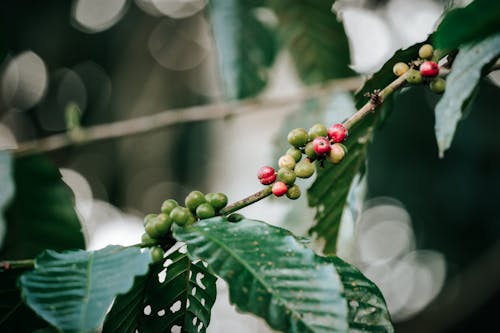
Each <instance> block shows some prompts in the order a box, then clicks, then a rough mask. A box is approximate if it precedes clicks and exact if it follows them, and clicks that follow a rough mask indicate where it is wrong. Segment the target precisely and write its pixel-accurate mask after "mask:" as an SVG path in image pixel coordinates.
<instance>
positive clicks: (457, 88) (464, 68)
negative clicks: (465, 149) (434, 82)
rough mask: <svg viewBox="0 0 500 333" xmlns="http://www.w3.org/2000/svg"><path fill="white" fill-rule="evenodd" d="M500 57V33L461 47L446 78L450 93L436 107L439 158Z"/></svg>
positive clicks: (449, 143)
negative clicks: (488, 70) (484, 74)
mask: <svg viewBox="0 0 500 333" xmlns="http://www.w3.org/2000/svg"><path fill="white" fill-rule="evenodd" d="M499 54H500V33H497V34H495V35H492V36H490V37H488V38H486V39H484V40H482V41H479V42H474V43H470V44H467V45H464V46H463V47H461V48H460V52H459V53H458V55H457V57H456V58H455V61H454V63H453V69H452V71H451V73H450V75H448V77H447V79H446V91H445V93H444V95H443V97H442V98H441V100H440V101H439V102H438V104H437V105H436V109H435V114H436V125H435V131H436V138H437V143H438V147H439V155H440V156H441V157H442V156H443V155H444V152H445V150H447V149H448V148H449V147H450V145H451V141H452V140H453V136H454V134H455V129H456V127H457V124H458V121H459V120H460V118H461V117H462V111H463V110H464V108H465V106H466V105H467V102H468V101H470V97H471V95H472V94H473V92H474V90H475V89H476V87H477V85H478V84H479V80H480V78H481V72H482V70H483V68H484V67H485V66H486V65H487V64H489V63H491V62H492V61H493V60H495V59H496V58H497V57H498V55H499Z"/></svg>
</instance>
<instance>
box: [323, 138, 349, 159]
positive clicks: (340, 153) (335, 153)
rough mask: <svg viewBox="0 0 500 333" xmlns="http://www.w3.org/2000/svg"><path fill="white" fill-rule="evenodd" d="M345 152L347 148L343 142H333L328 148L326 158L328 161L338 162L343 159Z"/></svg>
mask: <svg viewBox="0 0 500 333" xmlns="http://www.w3.org/2000/svg"><path fill="white" fill-rule="evenodd" d="M346 153H347V148H346V147H345V146H344V145H343V144H341V143H334V144H333V145H332V149H331V150H330V152H329V153H328V155H326V160H327V161H328V162H330V163H333V164H338V163H340V162H341V161H342V160H343V159H344V156H345V154H346Z"/></svg>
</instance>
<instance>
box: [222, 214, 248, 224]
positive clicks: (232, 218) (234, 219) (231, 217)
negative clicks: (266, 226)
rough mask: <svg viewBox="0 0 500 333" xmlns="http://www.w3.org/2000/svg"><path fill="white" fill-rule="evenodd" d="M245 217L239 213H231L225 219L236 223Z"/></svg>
mask: <svg viewBox="0 0 500 333" xmlns="http://www.w3.org/2000/svg"><path fill="white" fill-rule="evenodd" d="M244 218H245V217H244V216H243V215H241V214H239V213H232V214H231V215H229V216H228V217H227V218H226V219H227V221H228V222H232V223H237V222H240V221H241V220H243V219H244Z"/></svg>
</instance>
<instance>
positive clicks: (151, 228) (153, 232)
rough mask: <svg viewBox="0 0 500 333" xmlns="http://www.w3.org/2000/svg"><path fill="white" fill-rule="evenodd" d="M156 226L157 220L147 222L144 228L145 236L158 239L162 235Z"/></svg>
mask: <svg viewBox="0 0 500 333" xmlns="http://www.w3.org/2000/svg"><path fill="white" fill-rule="evenodd" d="M157 224H158V218H157V217H155V218H154V219H151V220H150V221H148V223H147V224H146V226H145V227H144V229H145V230H146V232H147V234H148V235H149V236H151V238H160V237H161V236H162V234H161V233H160V232H159V231H158V229H157V227H156V225H157Z"/></svg>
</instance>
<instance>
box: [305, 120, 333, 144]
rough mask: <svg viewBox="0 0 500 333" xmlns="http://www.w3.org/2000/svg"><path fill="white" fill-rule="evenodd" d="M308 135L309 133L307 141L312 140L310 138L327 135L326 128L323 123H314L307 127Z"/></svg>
mask: <svg viewBox="0 0 500 333" xmlns="http://www.w3.org/2000/svg"><path fill="white" fill-rule="evenodd" d="M308 135H309V141H312V140H314V139H316V138H317V137H319V136H327V135H328V129H327V128H326V126H325V125H323V124H314V125H313V126H312V127H311V128H310V129H309V132H308Z"/></svg>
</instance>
